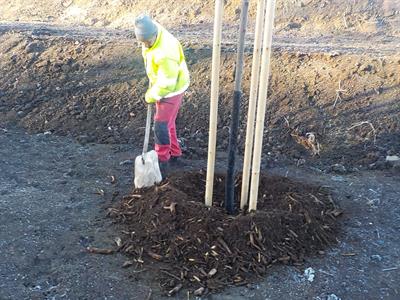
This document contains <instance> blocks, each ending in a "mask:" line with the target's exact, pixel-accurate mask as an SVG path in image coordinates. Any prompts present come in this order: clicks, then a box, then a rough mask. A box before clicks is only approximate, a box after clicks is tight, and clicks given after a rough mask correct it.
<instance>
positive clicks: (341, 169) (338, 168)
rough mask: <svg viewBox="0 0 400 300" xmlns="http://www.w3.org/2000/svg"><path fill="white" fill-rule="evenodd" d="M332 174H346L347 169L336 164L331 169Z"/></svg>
mask: <svg viewBox="0 0 400 300" xmlns="http://www.w3.org/2000/svg"><path fill="white" fill-rule="evenodd" d="M329 171H330V172H333V173H337V174H346V173H347V169H346V167H345V166H343V165H342V164H334V165H333V166H331V167H330V169H329Z"/></svg>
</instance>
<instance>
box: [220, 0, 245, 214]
mask: <svg viewBox="0 0 400 300" xmlns="http://www.w3.org/2000/svg"><path fill="white" fill-rule="evenodd" d="M248 12H249V0H242V10H241V17H240V29H239V41H238V49H237V58H236V74H235V90H234V93H233V106H232V119H231V130H230V136H229V147H228V170H227V174H226V185H225V208H226V210H227V212H228V214H233V213H234V211H235V177H236V176H235V175H236V169H235V163H236V151H237V140H238V131H239V114H240V102H241V100H242V75H243V65H244V46H245V38H246V29H247V16H248Z"/></svg>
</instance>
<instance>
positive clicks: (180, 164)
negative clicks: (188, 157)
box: [169, 156, 186, 168]
mask: <svg viewBox="0 0 400 300" xmlns="http://www.w3.org/2000/svg"><path fill="white" fill-rule="evenodd" d="M169 161H170V164H171V167H173V168H184V167H185V166H186V164H185V162H184V161H183V160H182V159H181V158H180V157H178V156H171V159H170V160H169Z"/></svg>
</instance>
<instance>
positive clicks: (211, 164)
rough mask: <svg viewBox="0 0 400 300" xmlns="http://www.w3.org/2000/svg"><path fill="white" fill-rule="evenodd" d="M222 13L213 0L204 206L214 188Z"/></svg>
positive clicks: (221, 4) (220, 2) (220, 5)
mask: <svg viewBox="0 0 400 300" xmlns="http://www.w3.org/2000/svg"><path fill="white" fill-rule="evenodd" d="M223 14H224V1H223V0H216V1H215V19H214V41H213V57H212V73H211V99H210V129H209V138H208V163H207V179H206V194H205V202H206V206H211V205H212V196H213V188H214V169H215V150H216V145H217V117H218V95H219V73H220V67H221V66H220V63H221V35H222V16H223Z"/></svg>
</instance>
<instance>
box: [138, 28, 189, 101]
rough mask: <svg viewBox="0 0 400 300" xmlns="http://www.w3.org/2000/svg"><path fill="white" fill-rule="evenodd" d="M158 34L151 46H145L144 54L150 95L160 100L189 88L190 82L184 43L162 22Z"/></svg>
mask: <svg viewBox="0 0 400 300" xmlns="http://www.w3.org/2000/svg"><path fill="white" fill-rule="evenodd" d="M157 27H158V34H157V39H156V41H155V43H154V45H153V46H152V47H151V48H146V47H145V46H143V48H142V55H143V58H144V63H145V67H146V73H147V76H148V77H149V81H150V87H149V90H148V91H147V94H148V96H149V97H151V98H153V99H155V100H160V99H162V98H166V97H172V96H175V95H178V94H181V93H183V92H184V91H186V90H187V88H188V87H189V83H190V76H189V70H188V68H187V65H186V61H185V55H184V53H183V48H182V45H181V44H180V43H179V41H178V40H177V39H176V38H175V37H174V36H173V35H172V34H170V33H169V32H168V31H167V30H166V29H165V28H163V27H162V26H161V25H160V24H157Z"/></svg>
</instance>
